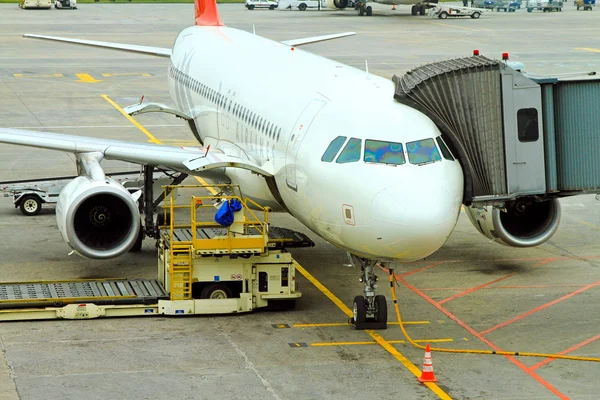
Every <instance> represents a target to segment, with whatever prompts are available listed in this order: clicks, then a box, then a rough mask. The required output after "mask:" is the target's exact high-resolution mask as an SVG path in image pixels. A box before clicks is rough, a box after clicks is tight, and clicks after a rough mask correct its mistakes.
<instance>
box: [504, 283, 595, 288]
mask: <svg viewBox="0 0 600 400" xmlns="http://www.w3.org/2000/svg"><path fill="white" fill-rule="evenodd" d="M582 285H583V283H579V284H578V283H573V284H565V285H531V286H496V287H495V288H494V289H546V288H551V287H581V286H582Z"/></svg>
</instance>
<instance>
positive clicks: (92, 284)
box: [0, 279, 169, 309]
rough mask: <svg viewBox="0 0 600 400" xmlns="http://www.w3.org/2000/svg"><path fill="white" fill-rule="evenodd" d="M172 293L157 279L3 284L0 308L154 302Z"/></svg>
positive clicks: (0, 292) (0, 284) (165, 298)
mask: <svg viewBox="0 0 600 400" xmlns="http://www.w3.org/2000/svg"><path fill="white" fill-rule="evenodd" d="M168 299H169V296H168V294H167V293H166V292H165V291H164V289H163V288H162V287H161V286H160V284H159V283H158V281H156V280H144V279H139V280H125V279H123V280H75V281H64V282H15V283H0V309H3V308H17V307H23V306H25V305H26V306H27V307H48V306H55V307H60V306H64V305H66V304H71V303H81V302H93V303H94V304H97V305H101V304H154V303H157V302H158V300H168Z"/></svg>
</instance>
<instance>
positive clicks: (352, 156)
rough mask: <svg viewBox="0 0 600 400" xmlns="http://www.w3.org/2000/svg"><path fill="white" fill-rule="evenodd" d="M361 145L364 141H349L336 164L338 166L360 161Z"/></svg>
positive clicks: (353, 139) (355, 139)
mask: <svg viewBox="0 0 600 400" xmlns="http://www.w3.org/2000/svg"><path fill="white" fill-rule="evenodd" d="M361 144H362V140H360V139H357V138H350V140H348V143H347V144H346V146H345V147H344V150H342V152H341V153H340V155H339V157H338V158H337V160H335V162H336V163H338V164H344V163H350V162H356V161H358V160H360V153H361Z"/></svg>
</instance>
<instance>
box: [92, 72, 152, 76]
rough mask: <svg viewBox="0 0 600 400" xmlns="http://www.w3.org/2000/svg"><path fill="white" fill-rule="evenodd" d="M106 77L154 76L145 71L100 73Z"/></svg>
mask: <svg viewBox="0 0 600 400" xmlns="http://www.w3.org/2000/svg"><path fill="white" fill-rule="evenodd" d="M100 75H102V76H104V77H110V76H152V75H150V74H148V73H144V72H124V73H117V74H100Z"/></svg>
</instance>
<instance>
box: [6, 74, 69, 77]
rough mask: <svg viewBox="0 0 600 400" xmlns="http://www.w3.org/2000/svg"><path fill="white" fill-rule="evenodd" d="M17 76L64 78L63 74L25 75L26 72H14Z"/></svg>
mask: <svg viewBox="0 0 600 400" xmlns="http://www.w3.org/2000/svg"><path fill="white" fill-rule="evenodd" d="M13 76H14V77H15V78H64V77H65V76H64V75H63V74H49V75H25V74H13Z"/></svg>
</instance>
